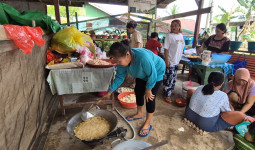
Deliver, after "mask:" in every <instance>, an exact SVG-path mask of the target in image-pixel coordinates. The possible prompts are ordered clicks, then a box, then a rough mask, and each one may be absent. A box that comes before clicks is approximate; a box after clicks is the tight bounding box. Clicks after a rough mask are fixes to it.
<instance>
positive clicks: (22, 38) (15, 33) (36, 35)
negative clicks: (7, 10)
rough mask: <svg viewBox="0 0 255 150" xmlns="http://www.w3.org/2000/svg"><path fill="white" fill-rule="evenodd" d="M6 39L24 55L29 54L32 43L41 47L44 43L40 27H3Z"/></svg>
mask: <svg viewBox="0 0 255 150" xmlns="http://www.w3.org/2000/svg"><path fill="white" fill-rule="evenodd" d="M3 26H4V28H5V31H6V32H7V33H8V37H9V38H10V39H12V40H13V41H14V43H15V44H16V45H17V46H18V47H19V48H20V49H21V50H22V51H23V52H24V53H25V54H29V53H31V51H32V48H33V47H34V43H36V44H37V45H38V46H43V45H44V44H45V41H44V40H43V39H42V35H43V31H42V29H41V28H40V27H36V28H33V27H29V26H18V25H3Z"/></svg>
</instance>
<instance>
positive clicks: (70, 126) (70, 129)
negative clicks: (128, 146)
mask: <svg viewBox="0 0 255 150" xmlns="http://www.w3.org/2000/svg"><path fill="white" fill-rule="evenodd" d="M81 114H82V112H80V113H78V114H76V115H74V116H73V117H72V118H71V119H70V120H69V121H68V123H67V128H66V130H67V133H68V134H69V135H70V136H71V137H72V138H74V139H78V138H77V137H76V136H75V135H74V127H75V126H77V125H78V124H79V123H81V122H83V120H82V119H81ZM96 116H100V117H103V118H105V119H106V120H107V121H108V122H109V123H110V132H109V133H108V134H107V135H106V136H104V137H102V138H99V139H93V140H81V141H82V142H83V143H85V144H87V145H89V146H91V147H94V146H96V145H99V144H102V143H103V140H104V139H106V138H111V137H116V136H119V135H121V136H125V133H126V130H125V129H123V128H118V129H117V130H115V131H114V129H115V128H116V126H117V117H116V116H115V114H113V113H112V112H110V111H107V110H102V109H98V110H97V112H96V114H95V117H96ZM85 119H86V120H87V119H88V118H85ZM78 140H80V139H78Z"/></svg>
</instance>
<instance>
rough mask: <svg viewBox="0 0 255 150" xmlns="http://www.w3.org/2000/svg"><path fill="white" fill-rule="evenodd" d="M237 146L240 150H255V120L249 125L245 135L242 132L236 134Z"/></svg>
mask: <svg viewBox="0 0 255 150" xmlns="http://www.w3.org/2000/svg"><path fill="white" fill-rule="evenodd" d="M234 142H235V147H236V148H237V149H238V150H254V149H255V143H254V142H255V122H253V123H252V124H250V125H249V126H248V132H246V133H245V135H244V137H243V136H242V135H241V134H235V135H234Z"/></svg>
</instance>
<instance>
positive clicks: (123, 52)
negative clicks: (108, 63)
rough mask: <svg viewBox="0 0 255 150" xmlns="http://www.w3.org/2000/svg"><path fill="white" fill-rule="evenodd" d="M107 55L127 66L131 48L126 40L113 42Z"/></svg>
mask: <svg viewBox="0 0 255 150" xmlns="http://www.w3.org/2000/svg"><path fill="white" fill-rule="evenodd" d="M108 56H109V57H112V58H113V59H114V60H116V62H117V64H119V65H121V66H128V65H129V63H130V61H131V48H130V46H129V42H128V40H123V41H121V42H115V43H113V44H112V45H111V47H110V50H109V52H108Z"/></svg>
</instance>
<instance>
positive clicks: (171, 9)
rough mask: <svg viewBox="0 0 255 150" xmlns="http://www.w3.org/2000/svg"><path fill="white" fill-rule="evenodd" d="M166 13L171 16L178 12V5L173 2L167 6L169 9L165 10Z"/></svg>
mask: <svg viewBox="0 0 255 150" xmlns="http://www.w3.org/2000/svg"><path fill="white" fill-rule="evenodd" d="M166 13H167V14H168V15H169V16H171V15H175V14H178V13H179V7H178V5H176V4H174V5H173V6H172V7H170V8H169V10H168V9H167V10H166Z"/></svg>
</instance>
